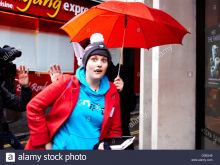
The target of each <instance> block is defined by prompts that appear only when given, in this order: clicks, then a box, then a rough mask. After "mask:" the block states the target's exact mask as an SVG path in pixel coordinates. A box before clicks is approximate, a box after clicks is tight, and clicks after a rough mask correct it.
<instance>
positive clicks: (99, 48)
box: [82, 42, 111, 67]
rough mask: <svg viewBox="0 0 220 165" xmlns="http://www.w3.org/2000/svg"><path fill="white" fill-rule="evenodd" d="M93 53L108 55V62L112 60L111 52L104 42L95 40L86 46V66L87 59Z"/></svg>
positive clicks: (84, 57) (84, 59)
mask: <svg viewBox="0 0 220 165" xmlns="http://www.w3.org/2000/svg"><path fill="white" fill-rule="evenodd" d="M92 55H100V56H104V57H107V59H108V64H110V62H111V54H110V52H109V50H108V49H107V48H106V47H105V45H104V43H103V42H94V43H92V44H90V45H88V46H87V47H86V48H85V54H84V56H83V59H82V63H83V66H84V67H86V64H87V61H88V59H89V58H90V57H91V56H92Z"/></svg>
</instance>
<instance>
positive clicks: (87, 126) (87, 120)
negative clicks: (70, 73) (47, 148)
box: [53, 67, 110, 150]
mask: <svg viewBox="0 0 220 165" xmlns="http://www.w3.org/2000/svg"><path fill="white" fill-rule="evenodd" d="M76 77H77V78H78V80H79V82H80V93H79V98H78V102H77V104H76V106H75V108H74V109H73V111H72V113H71V115H70V116H69V118H68V120H67V121H66V122H65V123H64V124H63V125H62V127H61V128H60V129H59V130H58V132H57V133H56V134H55V136H54V139H53V149H64V150H68V149H69V150H91V149H93V146H94V145H95V144H96V143H97V142H98V140H99V136H100V131H101V125H102V121H103V114H104V105H105V94H106V92H107V91H108V90H109V88H110V84H109V80H108V78H107V77H106V76H104V77H103V78H102V79H101V83H100V87H99V90H98V91H93V90H92V89H91V88H90V86H89V84H88V83H87V81H86V78H85V70H84V67H80V68H78V69H77V71H76Z"/></svg>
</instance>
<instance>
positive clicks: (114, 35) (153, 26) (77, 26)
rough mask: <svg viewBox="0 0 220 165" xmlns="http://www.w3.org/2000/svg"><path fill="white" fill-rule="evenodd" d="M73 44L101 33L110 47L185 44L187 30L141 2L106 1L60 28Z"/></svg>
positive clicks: (172, 19)
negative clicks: (184, 37)
mask: <svg viewBox="0 0 220 165" xmlns="http://www.w3.org/2000/svg"><path fill="white" fill-rule="evenodd" d="M61 28H62V29H63V30H64V31H66V32H67V34H68V35H69V37H70V39H71V41H74V42H80V41H82V40H84V39H86V38H89V37H90V36H91V35H92V34H93V33H97V32H98V33H102V34H103V35H104V38H105V44H106V45H107V47H109V48H113V47H122V48H123V47H132V48H151V47H153V46H159V45H164V44H174V43H178V44H181V43H182V39H183V36H184V35H185V34H186V33H188V31H187V30H186V29H185V28H184V27H183V26H182V25H181V24H180V23H178V22H177V21H176V20H175V19H174V18H172V17H171V16H170V15H168V14H167V13H165V12H163V11H161V10H157V9H154V8H150V7H148V6H146V5H145V4H143V3H140V2H119V1H107V2H104V3H101V4H99V5H97V6H94V7H92V8H91V9H89V10H87V11H86V12H84V13H82V14H80V15H78V16H76V17H74V18H73V19H71V20H70V21H68V22H67V23H66V24H65V25H63V26H62V27H61Z"/></svg>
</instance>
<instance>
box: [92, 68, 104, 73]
mask: <svg viewBox="0 0 220 165" xmlns="http://www.w3.org/2000/svg"><path fill="white" fill-rule="evenodd" d="M94 72H95V73H102V69H95V70H94Z"/></svg>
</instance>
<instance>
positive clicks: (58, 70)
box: [48, 64, 61, 74]
mask: <svg viewBox="0 0 220 165" xmlns="http://www.w3.org/2000/svg"><path fill="white" fill-rule="evenodd" d="M48 72H49V73H50V74H54V73H61V68H60V65H59V64H53V65H51V66H50V69H49V71H48Z"/></svg>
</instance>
